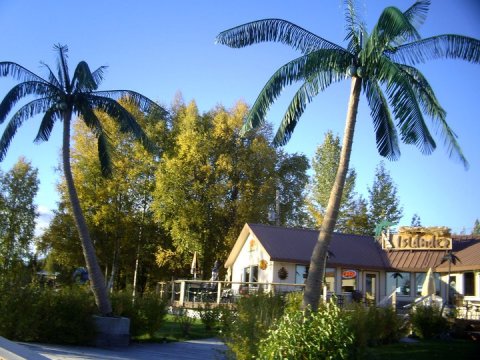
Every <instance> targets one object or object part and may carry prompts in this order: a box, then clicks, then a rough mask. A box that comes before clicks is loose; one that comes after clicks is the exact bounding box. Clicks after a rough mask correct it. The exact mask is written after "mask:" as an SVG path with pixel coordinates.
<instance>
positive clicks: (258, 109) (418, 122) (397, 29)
mask: <svg viewBox="0 0 480 360" xmlns="http://www.w3.org/2000/svg"><path fill="white" fill-rule="evenodd" d="M353 2H354V0H347V1H346V9H347V10H346V21H347V36H346V40H347V41H348V45H347V47H346V48H344V47H342V46H339V45H337V44H334V43H332V42H330V41H328V40H326V39H324V38H322V37H320V36H317V35H315V34H313V33H311V32H309V31H307V30H305V29H303V28H301V27H299V26H297V25H295V24H292V23H290V22H288V21H285V20H280V19H264V20H258V21H254V22H251V23H247V24H244V25H240V26H237V27H235V28H232V29H229V30H226V31H224V32H221V33H220V34H219V35H218V36H217V39H216V41H217V42H218V43H221V44H225V45H228V46H230V47H234V48H240V47H245V46H248V45H252V44H255V43H260V42H267V41H273V42H281V43H284V44H286V45H289V46H291V47H293V48H294V49H296V50H299V51H300V52H301V53H302V55H301V56H300V57H298V58H296V59H294V60H292V61H290V62H288V63H287V64H285V65H283V66H282V67H280V68H279V69H278V70H277V71H276V72H275V73H274V74H273V76H272V77H271V78H270V79H269V80H268V82H267V83H266V85H265V86H264V88H263V89H262V91H261V92H260V94H259V96H258V98H257V100H256V101H255V103H254V104H253V106H252V109H251V111H250V113H249V115H248V117H247V119H246V121H245V124H244V127H243V130H244V131H248V130H250V129H252V128H255V127H258V126H261V125H262V124H263V123H264V121H265V114H266V112H267V110H268V109H269V107H270V105H271V104H272V103H273V102H274V101H275V100H276V99H277V97H278V96H279V95H280V93H281V91H282V90H283V89H284V88H285V87H287V86H288V85H291V84H292V83H294V82H300V83H301V85H300V86H299V88H298V90H297V92H296V93H295V95H294V97H293V99H292V101H291V102H290V104H289V106H288V108H287V110H286V112H285V115H284V117H283V119H282V121H281V124H280V127H279V129H278V131H277V133H276V135H275V138H274V144H275V145H277V146H282V145H284V144H286V143H287V141H288V140H289V139H290V137H291V135H292V133H293V131H294V129H295V126H296V125H297V123H298V121H299V120H300V117H301V115H302V113H303V111H304V109H305V107H306V105H307V104H308V103H309V102H310V101H312V99H313V98H314V97H315V96H316V95H318V94H319V93H321V92H322V91H324V90H325V89H326V88H328V87H329V86H330V85H331V84H333V83H336V82H339V81H341V80H346V79H350V81H351V88H350V99H349V103H348V108H347V117H346V123H345V131H344V138H343V146H342V152H341V159H340V162H339V166H338V172H337V175H336V179H335V183H334V185H333V188H332V191H331V194H330V199H329V202H328V205H327V209H326V214H325V218H324V220H323V222H322V225H321V228H320V232H319V237H318V241H317V244H316V245H315V248H314V251H313V254H312V258H311V262H310V272H309V275H308V278H307V282H306V287H305V295H304V305H311V306H312V307H313V308H314V309H316V308H317V306H318V302H319V299H320V289H321V285H322V279H323V266H322V264H323V259H324V258H325V256H326V251H327V248H328V245H329V243H330V239H331V235H332V232H333V229H334V227H335V223H336V220H337V216H338V210H339V205H340V200H341V197H342V192H343V187H344V183H345V177H346V174H347V170H348V165H349V161H350V154H351V151H352V140H353V134H354V130H355V124H356V117H357V110H358V104H359V100H360V94H361V93H362V92H363V93H364V95H365V96H366V98H367V101H368V104H369V107H370V114H371V117H372V120H373V125H374V129H375V135H376V142H377V149H378V152H379V153H380V155H382V156H384V157H387V158H388V159H390V160H395V159H397V158H398V157H399V156H400V150H399V145H398V144H399V138H400V139H401V141H403V142H404V143H407V144H414V145H416V146H417V147H418V148H419V149H420V150H421V152H422V153H424V154H430V153H431V152H432V151H433V150H434V149H435V147H436V144H435V141H434V139H433V137H432V136H431V134H430V131H429V128H428V127H427V124H426V123H425V119H424V115H427V116H429V117H430V118H431V119H432V120H433V124H434V125H435V126H436V127H438V128H439V129H440V133H441V137H442V138H443V140H444V142H445V144H446V145H447V148H448V152H449V155H450V156H457V157H458V159H459V160H460V161H461V162H462V163H463V164H464V165H465V166H467V161H466V159H465V157H464V155H463V154H462V151H461V149H460V146H459V144H458V143H457V138H456V135H455V133H454V132H453V131H452V129H451V128H450V127H449V126H448V124H447V122H446V113H445V111H444V110H443V109H442V107H441V106H440V104H439V102H438V100H437V98H436V97H435V94H434V92H433V90H432V88H431V87H430V85H429V83H428V82H427V80H426V78H425V77H424V76H423V75H422V73H421V72H420V71H419V70H418V69H416V68H415V67H413V66H414V65H416V64H418V63H423V62H426V61H427V60H432V59H438V58H450V59H461V60H466V61H469V62H472V63H478V62H479V60H480V41H479V40H477V39H473V38H469V37H466V36H460V35H438V36H434V37H430V38H425V39H422V38H421V37H420V34H419V33H418V31H417V28H418V27H419V25H421V24H422V23H423V21H424V20H425V18H426V15H427V12H428V8H429V5H430V1H428V0H422V1H417V2H416V3H415V4H414V5H413V6H411V7H410V8H409V9H408V10H406V11H405V12H402V11H400V10H399V9H397V8H395V7H388V8H386V9H385V10H384V11H383V12H382V14H381V15H380V18H379V20H378V22H377V24H376V25H375V27H374V28H373V30H372V31H371V33H370V34H369V33H367V31H366V27H365V25H364V24H363V22H362V21H360V20H359V19H358V17H357V16H356V13H355V8H354V4H353Z"/></svg>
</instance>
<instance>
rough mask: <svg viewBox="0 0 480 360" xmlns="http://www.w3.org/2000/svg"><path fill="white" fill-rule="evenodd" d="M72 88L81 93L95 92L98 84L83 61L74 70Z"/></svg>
mask: <svg viewBox="0 0 480 360" xmlns="http://www.w3.org/2000/svg"><path fill="white" fill-rule="evenodd" d="M72 85H73V88H74V89H75V90H77V91H81V92H84V91H86V92H90V91H94V90H97V88H98V84H97V82H96V81H95V78H94V77H93V75H92V72H91V71H90V68H89V66H88V64H87V63H86V62H85V61H80V62H79V63H78V65H77V67H76V68H75V71H74V73H73V78H72Z"/></svg>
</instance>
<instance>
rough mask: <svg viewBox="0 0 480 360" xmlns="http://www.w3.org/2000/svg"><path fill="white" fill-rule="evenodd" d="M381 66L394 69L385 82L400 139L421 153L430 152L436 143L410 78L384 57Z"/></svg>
mask: <svg viewBox="0 0 480 360" xmlns="http://www.w3.org/2000/svg"><path fill="white" fill-rule="evenodd" d="M384 60H385V61H383V64H382V65H383V67H390V68H391V69H393V70H394V71H390V73H391V74H392V73H393V76H392V77H391V79H390V81H389V82H388V83H387V89H386V91H387V95H388V98H389V102H390V104H391V107H392V109H393V114H394V116H395V118H396V119H397V126H398V127H399V128H400V134H401V139H402V141H403V142H404V143H406V144H415V146H417V147H418V148H419V149H420V151H421V152H422V153H423V154H431V153H432V151H433V150H434V149H435V147H436V144H435V141H434V140H433V138H432V136H431V134H430V131H429V130H428V127H427V126H426V124H425V121H424V118H423V114H422V111H421V109H420V107H419V104H418V102H417V98H416V96H415V91H414V90H413V88H412V85H411V83H410V81H409V80H410V78H409V77H408V76H406V75H405V73H404V72H402V71H401V69H399V68H398V67H397V66H396V64H394V63H392V62H390V61H387V60H386V59H384Z"/></svg>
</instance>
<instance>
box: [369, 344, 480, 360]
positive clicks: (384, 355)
mask: <svg viewBox="0 0 480 360" xmlns="http://www.w3.org/2000/svg"><path fill="white" fill-rule="evenodd" d="M479 351H480V343H479V342H474V341H467V340H429V341H420V342H417V343H397V344H391V345H385V346H379V347H376V348H370V349H368V356H367V358H368V359H371V360H377V359H378V360H380V359H388V360H404V359H408V360H420V359H422V360H423V359H428V360H431V359H435V360H452V359H453V360H470V359H471V360H473V359H479V358H480V352H479Z"/></svg>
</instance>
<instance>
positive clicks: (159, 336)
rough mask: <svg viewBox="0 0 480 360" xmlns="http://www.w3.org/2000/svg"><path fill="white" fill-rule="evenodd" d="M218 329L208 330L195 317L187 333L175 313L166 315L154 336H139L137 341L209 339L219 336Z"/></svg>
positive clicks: (135, 339)
mask: <svg viewBox="0 0 480 360" xmlns="http://www.w3.org/2000/svg"><path fill="white" fill-rule="evenodd" d="M217 336H218V331H217V330H215V329H212V330H206V329H205V325H204V324H202V321H201V320H199V319H193V321H192V323H191V326H190V329H189V331H188V333H187V334H186V335H185V333H184V331H183V330H182V327H181V325H180V324H179V323H178V322H177V321H176V318H175V316H174V315H166V316H165V319H164V323H163V324H162V326H161V327H160V329H159V330H158V331H157V332H156V333H155V335H154V336H153V337H150V336H148V335H143V336H137V337H135V338H134V339H133V340H134V341H135V342H156V343H158V342H173V341H184V340H195V339H207V338H212V337H217Z"/></svg>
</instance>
